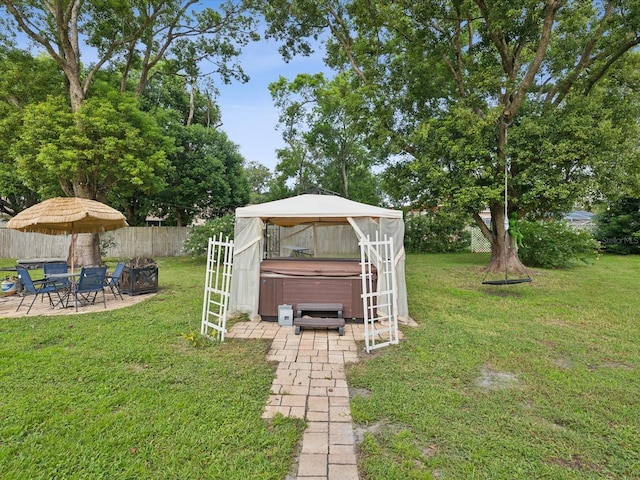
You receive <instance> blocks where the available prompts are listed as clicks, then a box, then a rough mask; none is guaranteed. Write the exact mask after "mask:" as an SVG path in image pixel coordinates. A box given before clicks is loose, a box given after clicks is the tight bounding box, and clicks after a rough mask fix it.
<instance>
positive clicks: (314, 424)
mask: <svg viewBox="0 0 640 480" xmlns="http://www.w3.org/2000/svg"><path fill="white" fill-rule="evenodd" d="M363 332H364V326H363V325H362V324H350V323H347V325H346V326H345V334H344V336H342V337H341V336H339V335H338V332H337V330H335V329H332V330H320V329H319V330H311V329H305V330H303V331H302V333H301V334H300V335H295V333H294V328H293V327H280V326H279V325H278V324H277V323H275V322H240V323H236V324H235V325H234V326H233V327H232V328H231V329H230V331H229V333H228V334H227V337H230V338H264V339H273V340H272V343H271V349H270V350H269V352H268V354H267V359H268V360H271V361H277V362H279V363H278V368H277V370H276V378H275V379H274V380H273V383H272V385H271V395H270V396H269V401H268V402H267V405H266V406H265V409H264V413H263V418H272V417H273V416H274V415H275V414H276V413H281V414H282V415H284V416H290V417H298V418H304V419H305V420H306V421H307V429H306V430H305V432H304V436H303V439H302V449H301V451H300V457H299V460H298V465H297V469H294V470H295V471H294V472H293V477H291V478H295V479H298V480H312V479H318V480H319V479H324V480H358V478H359V477H358V467H357V461H356V452H355V438H354V433H353V425H352V423H351V410H350V407H349V388H348V386H347V381H346V375H345V369H344V367H345V364H346V363H348V362H356V361H357V360H358V352H357V350H356V348H357V347H356V338H357V339H363V338H364V333H363Z"/></svg>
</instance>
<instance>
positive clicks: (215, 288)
mask: <svg viewBox="0 0 640 480" xmlns="http://www.w3.org/2000/svg"><path fill="white" fill-rule="evenodd" d="M232 267H233V240H231V241H230V240H229V237H226V239H225V240H224V241H223V240H222V233H221V234H220V237H219V238H218V239H215V238H210V239H209V246H208V248H207V276H206V279H205V285H204V300H203V302H202V325H201V327H200V333H201V334H202V335H206V336H211V332H212V331H214V330H215V332H216V333H215V335H216V338H217V339H218V340H220V341H221V342H223V341H224V334H225V333H226V332H227V309H228V307H229V295H230V292H231V271H232Z"/></svg>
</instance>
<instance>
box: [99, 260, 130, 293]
mask: <svg viewBox="0 0 640 480" xmlns="http://www.w3.org/2000/svg"><path fill="white" fill-rule="evenodd" d="M124 266H125V264H124V262H120V263H118V265H116V268H115V269H114V270H113V273H112V274H111V275H107V278H106V280H105V284H104V288H105V289H107V288H108V289H110V290H111V293H113V296H114V297H115V298H118V296H120V300H124V298H123V297H122V292H121V291H120V276H121V275H122V271H123V270H124Z"/></svg>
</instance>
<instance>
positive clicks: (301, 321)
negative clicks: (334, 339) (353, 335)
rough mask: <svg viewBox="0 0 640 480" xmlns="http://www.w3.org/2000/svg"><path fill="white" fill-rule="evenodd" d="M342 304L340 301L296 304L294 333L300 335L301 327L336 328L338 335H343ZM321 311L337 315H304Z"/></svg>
mask: <svg viewBox="0 0 640 480" xmlns="http://www.w3.org/2000/svg"><path fill="white" fill-rule="evenodd" d="M342 311H343V305H342V304H341V303H298V304H297V305H296V318H295V319H294V320H293V325H294V326H295V327H296V332H295V333H296V335H300V331H301V330H302V329H303V328H337V329H338V335H340V336H342V335H344V318H343V317H342ZM305 312H307V313H308V314H311V313H312V314H318V313H323V312H335V313H336V315H337V317H316V316H310V315H305Z"/></svg>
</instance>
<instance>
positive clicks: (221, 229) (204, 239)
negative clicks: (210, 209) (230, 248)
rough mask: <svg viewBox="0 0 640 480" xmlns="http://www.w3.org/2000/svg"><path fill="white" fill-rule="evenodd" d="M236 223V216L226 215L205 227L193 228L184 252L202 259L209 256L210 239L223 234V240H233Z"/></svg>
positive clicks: (185, 243)
mask: <svg viewBox="0 0 640 480" xmlns="http://www.w3.org/2000/svg"><path fill="white" fill-rule="evenodd" d="M234 223H235V216H234V215H231V214H229V215H225V216H223V217H218V218H214V219H212V220H209V221H207V223H205V224H204V225H199V226H197V227H193V228H192V229H191V231H190V232H189V235H188V236H187V240H186V241H185V242H184V251H185V253H187V254H188V255H190V256H192V257H200V256H203V255H206V254H207V247H208V245H209V239H210V238H218V237H219V236H220V234H221V233H222V238H223V239H224V238H226V237H229V240H231V239H233V227H234Z"/></svg>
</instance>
